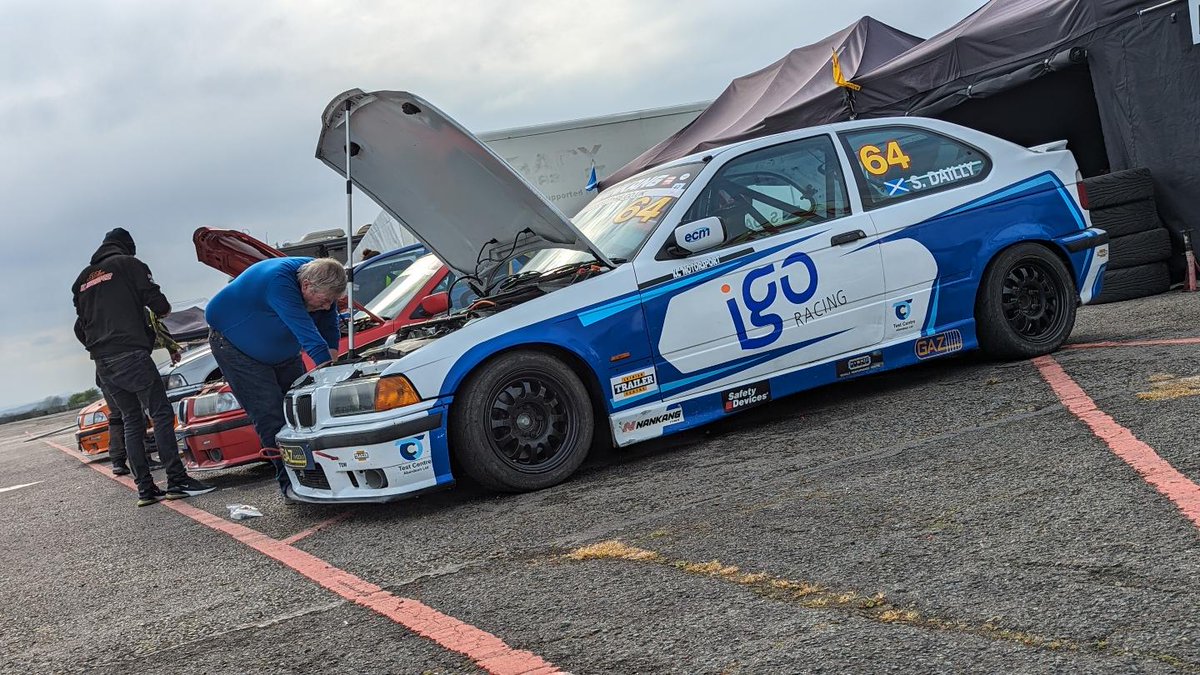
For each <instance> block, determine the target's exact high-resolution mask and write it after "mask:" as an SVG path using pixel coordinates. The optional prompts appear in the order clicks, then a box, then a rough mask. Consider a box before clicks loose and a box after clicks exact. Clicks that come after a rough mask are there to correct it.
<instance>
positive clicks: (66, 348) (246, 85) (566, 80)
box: [0, 0, 983, 408]
mask: <svg viewBox="0 0 1200 675" xmlns="http://www.w3.org/2000/svg"><path fill="white" fill-rule="evenodd" d="M982 4H983V2H982V0H906V1H905V2H891V1H885V0H841V1H840V2H836V3H819V4H818V3H817V2H807V1H806V2H796V1H795V0H790V1H785V0H757V1H755V2H748V3H730V2H728V1H727V0H693V1H690V2H650V1H647V0H641V1H637V0H607V1H606V2H602V3H579V2H569V1H565V0H564V1H561V2H538V1H526V2H519V3H518V2H496V1H488V0H481V1H478V2H470V1H468V0H440V1H439V2H421V3H418V2H392V3H384V2H378V3H372V2H320V1H315V0H308V1H301V0H288V1H287V2H283V1H272V0H258V1H256V2H245V1H244V0H243V1H237V2H233V1H229V2H226V1H216V0H206V1H205V2H192V3H185V2H162V1H161V0H152V1H145V2H134V1H120V2H116V1H114V2H102V1H100V0H93V1H89V2H47V1H45V0H32V1H14V0H7V1H6V2H5V3H4V7H3V9H2V10H0V17H2V20H0V54H2V58H0V64H2V66H0V148H3V154H4V162H3V163H2V164H0V208H2V209H3V223H4V225H3V228H4V230H3V233H4V237H3V240H2V241H0V270H2V271H0V274H2V275H3V277H2V279H0V280H2V282H3V285H2V288H3V289H4V290H3V294H2V296H0V297H3V303H4V304H3V307H4V310H5V311H4V319H5V320H4V321H3V323H0V357H2V358H3V382H4V385H3V387H2V388H0V408H5V407H9V406H12V405H16V404H21V403H26V402H30V401H35V400H38V399H41V398H44V397H45V396H48V395H51V394H59V393H64V392H71V391H77V390H79V389H82V388H85V387H87V386H90V384H91V380H92V366H91V362H90V361H89V360H88V358H87V355H86V352H84V350H83V349H82V347H81V346H80V345H79V344H78V342H76V341H75V338H74V336H73V334H72V331H71V324H72V322H73V321H74V311H73V309H72V306H71V296H70V288H69V287H70V284H71V282H72V281H73V280H74V278H75V276H76V275H77V274H78V273H79V271H80V270H81V269H82V268H83V267H84V266H85V265H86V264H87V262H88V258H89V257H90V256H91V254H92V252H93V251H94V250H95V249H96V247H97V245H98V244H99V242H100V239H101V237H102V236H103V233H104V232H105V231H107V230H108V229H110V228H112V227H115V226H118V225H120V226H123V227H125V228H127V229H128V230H130V232H132V233H133V236H134V238H135V240H136V241H137V243H138V256H139V257H140V258H141V259H142V260H144V261H145V262H146V263H147V264H149V265H150V268H151V269H152V270H153V271H154V274H155V278H156V279H157V281H158V282H159V284H160V285H161V286H162V287H163V289H164V291H165V292H166V293H167V296H168V297H169V298H171V299H172V300H173V301H174V302H176V303H177V304H178V303H180V302H182V301H186V300H191V299H199V298H207V297H211V296H212V294H213V293H215V292H216V291H217V290H218V289H219V288H220V287H221V285H222V284H223V283H224V277H222V275H220V274H219V273H218V272H216V271H214V270H211V269H209V268H208V267H205V266H203V265H201V264H200V263H198V262H196V260H195V253H194V250H193V248H192V246H191V233H192V231H193V230H195V229H196V228H197V227H200V226H208V227H222V228H236V229H241V230H245V231H248V232H250V233H251V234H253V235H254V236H256V237H259V238H260V239H264V240H267V241H268V242H269V243H275V242H280V241H287V240H293V241H294V240H296V239H298V238H299V237H300V236H302V235H303V234H304V233H305V232H309V231H312V230H317V229H325V228H331V227H343V226H344V224H345V199H344V194H343V192H342V183H341V181H340V180H339V179H338V177H337V176H336V174H334V173H333V172H331V171H330V170H329V169H327V168H326V167H324V166H323V165H322V164H321V163H320V162H319V161H317V160H316V159H314V157H313V153H314V148H315V146H316V141H317V134H318V131H319V128H320V121H319V118H320V114H321V111H322V109H323V108H324V106H325V105H326V104H327V103H328V102H329V100H330V99H332V98H333V97H334V96H335V95H336V94H338V93H339V92H341V91H344V90H346V89H349V88H352V87H359V88H362V89H365V90H368V91H370V90H372V89H403V90H408V91H412V92H414V93H417V94H419V95H421V96H423V97H424V98H426V99H428V100H429V101H431V102H433V103H434V104H435V105H437V106H438V107H440V108H441V109H442V110H444V111H446V112H447V113H448V114H449V115H451V116H453V117H454V118H455V119H457V120H458V121H459V122H460V123H462V124H463V125H464V126H466V127H467V128H468V129H470V130H472V131H474V132H484V131H492V130H496V129H502V128H508V127H514V126H525V125H529V124H539V123H544V122H555V121H562V120H568V119H575V118H580V117H588V116H593V115H604V114H609V113H617V112H625V111H630V110H640V109H645V108H653V107H658V106H665V105H674V104H680V103H691V102H694V101H703V100H708V99H711V98H714V97H716V96H717V95H718V94H719V93H720V92H721V90H722V89H724V87H725V85H726V84H727V83H728V82H729V81H730V80H731V79H733V78H735V77H737V76H739V75H743V74H746V73H749V72H752V71H754V70H757V69H759V68H761V67H763V66H765V65H767V64H768V63H770V62H772V61H774V60H776V59H778V58H780V57H781V56H783V55H784V54H785V53H787V52H788V51H789V50H791V49H793V48H795V47H798V46H802V45H805V44H809V43H812V42H814V41H816V40H819V39H821V38H823V37H825V36H826V35H828V34H830V33H832V32H834V31H837V30H840V29H842V28H844V27H846V26H848V25H850V24H851V23H853V22H854V21H856V20H857V19H858V18H860V17H861V16H864V15H870V16H873V17H875V18H876V19H879V20H881V21H883V22H885V23H888V24H891V25H892V26H895V27H897V28H899V29H901V30H904V31H907V32H909V33H913V34H915V35H918V36H921V37H929V36H931V35H933V34H934V33H937V32H939V31H941V30H942V29H944V28H947V27H949V26H950V25H952V24H953V23H955V22H957V21H958V20H960V19H961V18H963V17H965V16H966V15H967V14H969V13H970V12H971V11H973V10H974V9H976V8H977V7H979V6H980V5H982ZM378 210H379V209H378V207H376V206H375V205H374V204H372V203H370V202H369V201H367V200H365V199H360V200H358V201H357V202H356V205H355V213H356V218H355V220H356V222H357V223H358V224H362V223H367V222H370V221H371V220H373V219H374V217H375V215H376V214H377V213H378Z"/></svg>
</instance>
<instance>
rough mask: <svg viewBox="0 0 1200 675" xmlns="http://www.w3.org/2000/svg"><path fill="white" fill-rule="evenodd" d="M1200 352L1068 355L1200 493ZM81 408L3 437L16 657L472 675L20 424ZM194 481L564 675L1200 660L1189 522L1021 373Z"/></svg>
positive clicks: (8, 605) (40, 665) (1179, 668)
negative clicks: (408, 490)
mask: <svg viewBox="0 0 1200 675" xmlns="http://www.w3.org/2000/svg"><path fill="white" fill-rule="evenodd" d="M1197 316H1200V295H1189V294H1183V293H1171V294H1168V295H1164V296H1159V297H1156V298H1150V299H1146V300H1140V301H1133V302H1127V303H1121V304H1116V305H1104V306H1099V307H1087V308H1083V309H1082V310H1081V311H1080V314H1079V320H1078V324H1077V327H1076V330H1075V333H1074V335H1073V337H1072V340H1071V341H1072V343H1077V344H1079V343H1090V342H1097V341H1127V340H1134V339H1138V340H1142V339H1170V338H1190V337H1200V325H1197V323H1198V322H1197V319H1196V317H1197ZM1198 350H1200V345H1197V344H1192V345H1186V344H1185V345H1165V346H1164V345H1159V346H1142V347H1111V348H1104V349H1066V350H1062V351H1060V352H1059V353H1057V354H1055V356H1054V358H1055V360H1056V361H1057V362H1058V363H1059V364H1061V365H1062V366H1063V368H1064V369H1065V370H1066V372H1067V374H1068V375H1070V376H1071V377H1072V378H1073V379H1074V380H1075V381H1076V382H1077V383H1078V384H1079V385H1080V386H1081V387H1082V388H1083V389H1084V391H1086V392H1087V394H1088V395H1089V396H1091V397H1092V399H1094V400H1095V402H1096V404H1097V406H1098V407H1099V408H1100V409H1102V410H1103V411H1104V412H1106V413H1107V414H1109V415H1111V416H1112V418H1113V419H1114V420H1116V422H1118V423H1119V424H1121V425H1123V426H1124V427H1126V428H1128V429H1129V430H1130V431H1132V432H1133V434H1134V435H1135V436H1137V438H1139V439H1141V440H1143V441H1145V442H1146V443H1147V444H1149V445H1150V446H1151V447H1152V448H1153V449H1154V450H1155V451H1156V452H1157V453H1158V454H1159V455H1160V456H1161V457H1162V458H1163V459H1165V460H1166V461H1167V462H1169V463H1170V464H1171V465H1173V466H1174V467H1175V468H1176V469H1178V470H1179V471H1180V472H1182V473H1183V474H1184V475H1185V476H1186V477H1187V478H1189V479H1190V480H1191V481H1194V482H1200V453H1197V450H1196V448H1197V439H1198V438H1200V418H1198V415H1197V412H1200V398H1198V396H1200V378H1198V377H1197V376H1200V359H1197V358H1196V355H1197V351H1198ZM1188 378H1195V379H1192V380H1189V379H1188ZM1139 394H1142V396H1141V397H1139ZM70 421H71V416H59V417H55V418H47V419H42V420H38V421H33V422H23V423H16V424H9V425H5V426H2V427H0V475H3V476H4V478H3V479H2V480H0V490H3V488H6V487H11V486H16V485H21V484H25V483H35V482H36V484H35V485H30V486H27V487H22V488H18V489H14V490H8V491H0V507H2V508H4V511H5V514H6V516H5V518H4V523H3V532H2V535H0V541H2V542H3V545H2V546H0V570H2V571H0V602H2V605H0V606H2V608H3V609H2V612H3V621H2V622H0V648H2V649H3V653H4V660H3V663H2V664H0V669H2V670H3V671H4V672H23V673H24V672H66V671H72V672H78V671H88V672H113V673H118V672H120V673H124V672H142V671H151V670H168V669H169V670H170V671H171V672H176V673H213V672H231V673H253V672H305V673H311V672H337V673H343V672H344V673H360V672H361V673H378V672H396V673H473V672H482V669H481V668H480V666H479V664H478V663H477V662H475V661H473V660H472V659H471V658H469V657H468V656H465V655H463V654H461V653H458V652H456V651H453V650H451V649H447V648H446V647H444V646H442V645H440V644H438V643H437V642H435V641H433V640H430V639H427V638H425V637H422V636H420V635H418V634H416V633H414V632H413V631H412V630H409V629H408V628H406V627H404V626H402V625H400V624H398V623H396V622H394V621H393V620H392V619H390V618H388V617H387V616H384V615H381V614H379V613H376V612H374V611H372V610H371V609H368V608H366V607H363V606H360V605H357V604H354V603H352V602H349V601H347V600H345V599H343V598H342V597H340V596H339V595H337V594H335V593H333V592H330V591H329V590H327V589H325V588H322V587H321V586H320V585H318V584H317V583H315V582H314V581H312V580H310V579H309V578H305V577H304V576H301V575H300V574H298V573H297V572H296V571H295V570H294V569H291V568H289V567H287V566H285V565H283V564H280V562H277V561H276V560H273V559H271V558H269V557H267V556H265V555H263V554H262V553H260V552H259V551H257V550H255V549H253V548H251V547H249V546H247V545H246V544H245V543H243V542H241V541H237V540H235V539H234V538H232V537H231V536H229V535H228V534H226V533H223V532H219V531H216V530H214V529H212V528H210V527H206V526H205V525H203V524H201V523H199V522H197V521H196V520H193V519H191V518H188V517H186V516H185V515H183V514H181V513H178V512H176V511H173V510H169V509H167V508H166V507H165V506H161V505H156V506H152V507H146V508H141V509H138V508H135V507H134V495H133V493H132V492H130V491H129V490H128V489H127V488H126V487H125V486H123V485H121V484H119V483H117V482H114V481H112V480H110V479H109V478H107V477H105V475H102V474H101V473H100V472H96V471H93V470H92V469H91V468H89V467H87V466H85V465H84V464H83V463H81V462H80V461H79V460H78V459H77V458H75V457H71V456H68V455H67V454H65V453H64V452H62V451H60V450H58V449H55V448H53V447H51V446H49V445H47V444H45V443H43V442H42V441H37V440H35V441H29V442H27V441H26V439H27V438H28V436H29V435H35V434H38V433H40V432H42V431H46V430H50V429H54V428H55V427H61V426H63V425H64V424H67V423H69V422H70ZM48 440H52V441H54V442H56V443H58V444H61V445H64V446H72V445H73V440H72V438H71V436H70V434H69V433H64V434H59V435H56V436H53V437H51V438H50V439H48ZM202 478H204V479H205V480H208V481H210V482H213V483H215V484H217V485H219V486H220V487H221V488H222V489H221V490H219V491H218V492H215V493H212V494H209V495H204V496H201V497H197V498H193V499H189V500H186V503H188V504H190V505H192V506H195V507H198V508H200V509H202V510H204V511H207V512H209V513H211V514H214V515H217V516H221V517H225V516H226V515H227V509H226V505H227V504H234V503H244V504H252V505H254V506H257V507H259V508H260V509H261V510H262V511H263V512H264V514H265V516H264V517H263V518H258V519H253V520H249V521H242V524H244V525H246V526H248V527H251V528H253V529H254V530H257V531H259V532H261V533H263V534H265V535H267V536H269V537H272V538H275V539H279V540H282V539H286V538H288V537H291V536H293V535H296V534H297V533H300V532H303V531H305V530H307V529H308V528H312V527H313V526H315V525H317V524H320V523H325V527H323V529H320V530H319V531H316V532H314V533H312V534H310V535H308V536H306V537H304V538H303V539H301V540H299V541H298V542H296V543H295V547H296V548H297V549H300V550H301V551H304V552H307V553H310V554H312V555H315V556H317V557H319V558H320V559H321V560H323V561H325V563H327V564H328V565H331V566H333V567H335V568H338V569H340V570H344V571H346V572H349V573H351V574H354V575H356V576H357V577H359V578H361V579H363V580H365V581H367V582H370V583H372V584H376V585H378V586H380V587H382V588H383V589H385V590H386V591H388V592H390V593H392V594H393V595H395V596H398V597H402V598H412V599H415V600H419V601H420V602H422V603H424V604H425V605H428V606H429V607H432V608H435V609H436V610H438V611H440V612H442V613H444V614H446V615H449V616H452V617H454V618H456V619H458V620H461V621H463V622H466V623H468V624H471V625H473V626H475V627H478V628H479V629H482V630H483V631H487V632H488V633H491V634H493V635H495V636H496V637H498V638H500V639H501V640H503V641H504V642H505V643H507V644H508V645H510V646H512V647H513V648H515V649H521V650H528V651H529V652H532V653H533V654H535V655H537V656H540V657H541V658H542V659H545V660H546V661H549V662H551V663H553V664H554V665H555V666H557V667H559V668H561V669H563V670H564V671H569V672H572V673H576V674H582V673H650V672H653V673H730V674H732V673H790V672H831V673H833V672H878V671H893V670H895V671H907V672H914V671H915V672H945V671H954V672H997V671H1016V672H1035V673H1037V672H1064V671H1067V672H1097V673H1130V672H1154V673H1159V672H1161V673H1170V672H1198V671H1200V611H1198V610H1197V607H1200V555H1198V554H1200V529H1198V527H1197V525H1196V524H1194V523H1193V522H1191V521H1190V520H1189V519H1188V518H1187V517H1185V516H1184V514H1183V513H1182V512H1181V510H1180V509H1179V508H1178V507H1177V506H1176V505H1175V504H1174V503H1172V502H1171V501H1170V500H1169V499H1168V498H1167V497H1166V496H1164V495H1163V494H1160V493H1159V492H1157V491H1156V490H1155V489H1154V488H1153V487H1151V486H1150V485H1148V484H1147V482H1146V481H1145V480H1143V478H1142V477H1141V476H1139V475H1138V473H1137V472H1135V471H1134V470H1133V469H1132V468H1131V467H1130V466H1129V465H1128V464H1126V463H1125V462H1124V461H1123V460H1122V459H1120V458H1119V457H1117V456H1116V455H1115V454H1114V453H1113V451H1112V450H1110V449H1109V447H1108V446H1107V445H1106V444H1105V442H1104V441H1102V440H1101V439H1100V438H1098V437H1097V436H1096V435H1095V434H1094V433H1093V432H1092V431H1091V430H1090V429H1089V428H1088V427H1087V426H1085V425H1084V424H1083V423H1082V422H1081V421H1080V420H1079V419H1077V418H1076V417H1075V415H1074V414H1072V413H1071V412H1070V411H1068V410H1067V409H1066V408H1065V407H1064V406H1063V405H1062V403H1061V402H1060V400H1059V399H1058V397H1057V396H1056V394H1055V393H1054V392H1053V391H1052V389H1051V388H1050V386H1048V384H1047V383H1046V381H1044V380H1043V378H1042V376H1041V375H1040V374H1039V372H1038V370H1037V368H1035V367H1034V365H1033V364H1031V363H1029V362H1018V363H996V362H990V361H987V360H985V359H982V358H980V357H974V356H970V355H967V356H963V357H959V358H951V359H944V360H941V361H938V362H930V363H927V364H924V365H922V366H919V367H916V368H911V369H908V370H903V371H897V372H894V373H886V374H883V375H879V376H873V377H870V378H866V379H863V380H859V381H856V382H850V383H845V384H841V385H836V386H831V387H826V388H823V389H820V390H817V391H814V392H809V393H807V394H802V395H799V396H795V397H792V398H788V399H784V400H781V401H776V402H773V403H771V404H770V405H767V406H763V407H761V408H757V409H754V410H751V411H747V412H745V413H743V414H741V415H739V416H735V417H732V418H730V419H729V420H728V421H725V422H722V423H720V424H717V425H714V426H711V427H708V428H707V429H704V430H698V431H694V432H690V433H687V434H683V435H680V436H678V437H674V438H670V439H663V440H661V441H656V442H652V443H646V444H641V445H637V446H633V447H631V448H626V449H623V450H611V451H608V452H603V453H599V454H597V455H595V456H593V457H592V458H591V459H589V461H588V463H587V464H585V466H584V467H583V469H582V470H581V471H580V472H579V473H578V474H577V475H576V476H575V477H574V478H573V479H572V480H570V481H569V482H567V483H565V484H563V485H560V486H558V487H555V488H552V489H549V490H545V491H542V492H539V493H534V494H526V495H504V496H499V495H494V494H490V493H487V492H484V491H482V490H479V489H477V488H472V487H469V486H460V487H459V488H456V489H454V490H451V491H447V492H442V493H436V494H432V495H427V496H425V497H422V498H419V499H414V500H410V501H406V502H400V503H396V504H391V505H385V506H316V505H297V506H285V505H283V504H282V503H281V501H280V499H279V497H278V496H277V494H276V490H275V487H274V486H273V484H272V481H271V480H270V472H269V471H267V470H266V469H265V468H263V467H247V468H240V469H232V470H227V471H222V472H216V473H209V474H206V475H204V476H202ZM331 518H340V520H337V521H336V522H332V523H330V522H328V521H329V519H331Z"/></svg>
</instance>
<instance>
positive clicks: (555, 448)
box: [450, 351, 594, 492]
mask: <svg viewBox="0 0 1200 675" xmlns="http://www.w3.org/2000/svg"><path fill="white" fill-rule="evenodd" d="M593 424H594V415H593V412H592V402H591V399H590V398H589V397H588V392H587V388H586V387H585V386H584V385H583V382H581V381H580V379H579V376H578V375H576V374H575V372H574V371H573V370H571V368H570V367H569V366H567V364H565V363H563V362H562V361H560V360H558V359H556V358H554V357H552V356H549V355H547V354H543V353H541V352H536V351H514V352H509V353H507V354H503V355H502V356H500V357H498V358H497V359H496V360H494V361H492V362H490V363H488V364H487V365H486V366H485V367H484V368H481V369H480V370H479V371H478V372H476V373H475V374H473V375H472V376H471V377H470V378H469V379H468V381H467V382H466V384H465V385H464V387H463V389H462V393H461V394H460V395H459V396H458V398H457V400H456V401H455V402H454V406H453V408H452V409H451V411H450V447H451V448H452V452H454V453H456V454H457V459H458V464H459V465H460V466H461V467H462V469H463V470H464V471H465V472H466V473H467V474H468V475H469V476H470V477H471V478H473V479H475V481H476V482H478V483H479V484H480V485H482V486H484V487H486V488H490V489H493V490H497V491H500V492H527V491H530V490H541V489H542V488H547V487H550V486H552V485H557V484H558V483H561V482H562V481H564V480H566V479H567V477H568V476H570V475H571V474H572V473H574V472H575V470H576V469H578V468H579V465H580V464H582V463H583V460H584V459H586V458H587V454H588V450H589V449H590V448H591V445H592V427H593Z"/></svg>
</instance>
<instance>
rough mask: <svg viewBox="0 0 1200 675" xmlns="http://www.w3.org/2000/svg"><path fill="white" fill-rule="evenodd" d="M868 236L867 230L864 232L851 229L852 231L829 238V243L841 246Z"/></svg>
mask: <svg viewBox="0 0 1200 675" xmlns="http://www.w3.org/2000/svg"><path fill="white" fill-rule="evenodd" d="M866 238H867V233H866V232H863V231H862V230H851V231H850V232H843V233H841V234H835V235H833V237H831V238H830V239H829V245H830V246H841V245H842V244H849V243H850V242H852V241H858V240H859V239H866Z"/></svg>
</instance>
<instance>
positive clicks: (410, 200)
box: [317, 89, 610, 280]
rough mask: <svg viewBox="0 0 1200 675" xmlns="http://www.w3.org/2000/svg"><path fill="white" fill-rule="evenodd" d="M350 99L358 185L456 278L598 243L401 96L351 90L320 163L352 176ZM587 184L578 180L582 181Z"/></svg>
mask: <svg viewBox="0 0 1200 675" xmlns="http://www.w3.org/2000/svg"><path fill="white" fill-rule="evenodd" d="M347 102H349V107H350V110H349V117H350V141H351V149H352V152H351V160H350V161H351V164H350V177H351V180H352V181H353V183H354V185H356V186H358V188H359V189H361V190H362V191H363V192H365V193H366V194H367V195H369V196H370V197H371V198H372V199H374V200H375V202H376V203H378V204H379V205H380V206H381V207H382V208H383V209H384V210H385V211H387V212H388V213H389V214H391V215H392V217H394V218H396V220H398V221H399V222H400V223H401V224H402V225H404V226H405V227H406V228H408V230H409V231H410V232H412V233H413V235H415V236H416V237H417V238H418V239H420V240H421V241H422V242H424V243H425V245H426V246H428V247H429V249H430V250H431V251H433V252H434V253H435V254H437V256H438V257H439V258H441V259H442V260H443V261H444V262H445V263H446V264H447V265H448V266H449V267H450V268H451V269H452V270H454V271H455V272H457V273H458V274H460V275H475V276H477V277H478V278H479V279H483V280H486V279H487V278H488V277H489V276H490V273H491V271H492V270H493V269H495V268H496V266H498V265H500V264H501V263H503V262H504V260H506V259H507V258H508V257H510V256H515V255H520V254H521V253H523V252H529V251H535V250H538V249H544V248H566V249H576V250H581V251H591V252H592V253H593V254H594V255H595V256H596V257H597V258H598V259H599V260H600V261H602V262H604V263H606V264H610V263H609V261H608V260H607V259H606V258H605V257H604V255H603V253H601V252H600V251H599V250H598V249H597V248H596V247H595V245H593V244H592V243H591V242H590V241H588V240H587V238H586V237H585V236H584V235H583V234H582V233H581V232H580V231H579V230H578V229H576V227H575V226H574V225H573V224H572V223H571V221H570V220H568V219H567V218H566V216H564V215H563V214H562V213H561V212H560V211H559V210H558V209H556V208H555V207H554V206H553V205H551V204H550V202H548V201H547V200H546V198H545V197H543V196H542V195H540V194H539V193H538V192H537V191H535V190H534V189H533V187H532V186H530V185H529V183H527V182H526V181H525V179H524V178H522V177H521V175H520V174H518V173H517V172H516V171H514V170H513V168H512V167H511V166H509V165H508V164H507V163H505V162H504V160H502V159H500V157H499V156H497V155H496V154H495V153H494V152H492V151H491V150H490V149H489V148H488V147H487V146H485V145H484V144H483V143H481V142H480V141H479V139H477V138H475V137H474V136H473V135H471V133H470V132H468V131H467V130H466V129H464V128H462V127H461V126H459V125H458V123H457V122H455V121H454V120H452V119H450V118H449V117H447V116H446V115H445V114H443V113H442V112H441V111H440V110H438V109H437V108H435V107H433V106H432V105H430V104H429V103H428V102H426V101H425V100H423V99H421V98H420V97H418V96H414V95H412V94H409V93H407V92H402V91H377V92H371V93H365V92H363V91H362V90H360V89H351V90H350V91H347V92H344V93H342V94H340V95H338V96H337V97H335V98H334V99H333V101H331V102H330V104H329V105H328V106H327V107H326V108H325V112H324V114H323V115H322V117H321V122H322V126H321V137H320V140H319V141H318V142H317V158H318V159H320V160H321V161H323V162H325V164H327V165H329V167H330V168H332V169H333V170H334V171H336V172H338V174H340V175H342V176H345V175H346V150H345V146H346V128H345V126H344V122H345V120H346V116H347V110H346V108H347ZM581 180H582V177H581Z"/></svg>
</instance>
